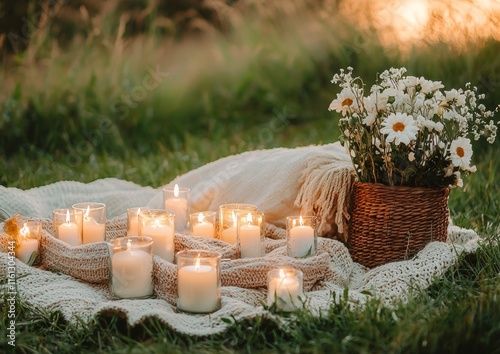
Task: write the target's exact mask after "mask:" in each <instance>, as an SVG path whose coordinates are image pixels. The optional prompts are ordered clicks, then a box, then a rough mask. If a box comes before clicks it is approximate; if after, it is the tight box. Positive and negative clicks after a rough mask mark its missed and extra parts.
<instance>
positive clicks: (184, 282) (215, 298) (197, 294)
mask: <svg viewBox="0 0 500 354" xmlns="http://www.w3.org/2000/svg"><path fill="white" fill-rule="evenodd" d="M177 291H178V297H179V298H178V302H177V306H178V307H179V308H180V309H181V310H183V311H187V312H194V313H208V312H212V311H214V310H216V309H217V307H218V305H219V293H218V279H217V269H216V268H215V267H212V266H209V265H200V261H199V260H198V261H197V263H196V265H190V266H184V267H182V268H180V269H179V271H178V278H177Z"/></svg>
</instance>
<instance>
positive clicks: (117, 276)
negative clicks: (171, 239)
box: [108, 236, 153, 299]
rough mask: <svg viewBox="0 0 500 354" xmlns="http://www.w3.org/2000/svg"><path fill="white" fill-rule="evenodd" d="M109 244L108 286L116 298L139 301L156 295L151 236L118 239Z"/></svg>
mask: <svg viewBox="0 0 500 354" xmlns="http://www.w3.org/2000/svg"><path fill="white" fill-rule="evenodd" d="M108 245H109V285H110V288H111V292H112V294H113V295H114V296H116V297H118V298H121V299H139V298H145V297H149V296H151V295H153V253H152V245H153V240H152V239H151V237H144V236H131V237H119V238H115V239H113V240H111V241H109V243H108Z"/></svg>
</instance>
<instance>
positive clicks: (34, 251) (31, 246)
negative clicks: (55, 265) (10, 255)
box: [15, 219, 42, 265]
mask: <svg viewBox="0 0 500 354" xmlns="http://www.w3.org/2000/svg"><path fill="white" fill-rule="evenodd" d="M17 227H18V228H19V237H18V239H17V243H16V249H15V251H16V252H15V253H16V257H17V259H19V260H20V261H21V262H23V263H26V264H29V265H32V264H34V263H35V259H36V257H37V255H38V254H39V247H40V234H41V231H42V223H41V222H40V221H38V220H29V219H19V220H18V222H17Z"/></svg>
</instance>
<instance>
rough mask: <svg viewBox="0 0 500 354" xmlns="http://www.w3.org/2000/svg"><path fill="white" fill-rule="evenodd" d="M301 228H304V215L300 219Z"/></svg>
mask: <svg viewBox="0 0 500 354" xmlns="http://www.w3.org/2000/svg"><path fill="white" fill-rule="evenodd" d="M299 223H300V226H304V219H302V215H301V216H300V217H299Z"/></svg>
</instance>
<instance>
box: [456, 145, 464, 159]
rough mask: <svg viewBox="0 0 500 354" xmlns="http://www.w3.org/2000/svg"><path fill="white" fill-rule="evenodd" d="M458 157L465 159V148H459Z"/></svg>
mask: <svg viewBox="0 0 500 354" xmlns="http://www.w3.org/2000/svg"><path fill="white" fill-rule="evenodd" d="M457 155H458V157H464V156H465V151H464V148H463V147H461V146H459V147H457Z"/></svg>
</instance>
